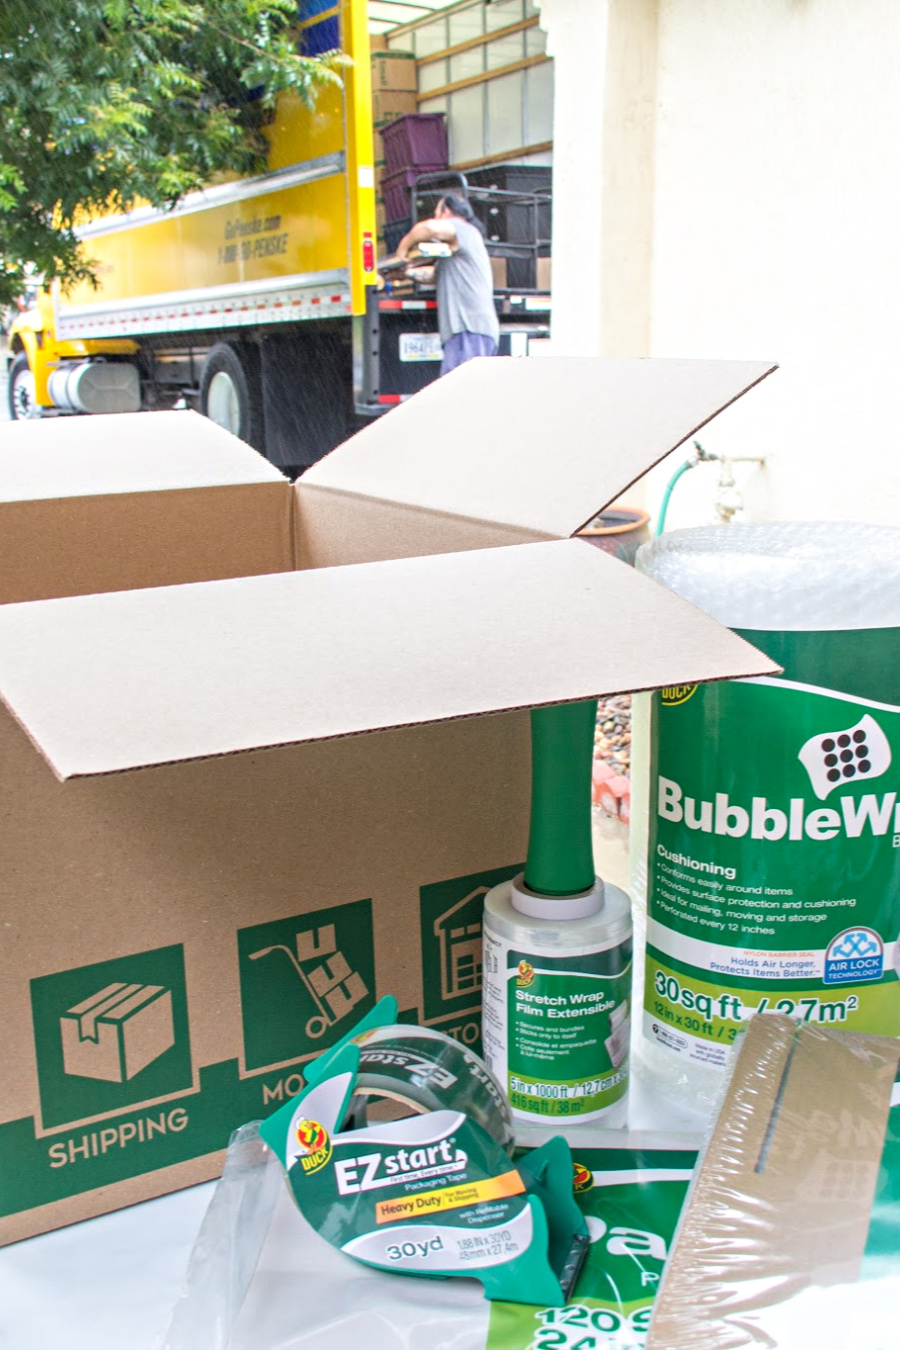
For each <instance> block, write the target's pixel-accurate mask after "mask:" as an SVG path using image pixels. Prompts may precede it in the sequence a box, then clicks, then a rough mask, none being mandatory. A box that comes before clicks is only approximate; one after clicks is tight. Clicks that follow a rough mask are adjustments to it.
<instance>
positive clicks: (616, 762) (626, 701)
mask: <svg viewBox="0 0 900 1350" xmlns="http://www.w3.org/2000/svg"><path fill="white" fill-rule="evenodd" d="M594 759H600V760H604V761H605V762H606V763H607V764H608V765H609V767H610V768H611V769H612V770H613V771H614V772H615V773H618V774H622V775H623V777H625V778H627V777H628V776H629V772H630V769H631V695H630V694H613V695H612V696H611V697H610V698H601V700H600V703H599V706H598V708H597V730H596V732H595V733H594Z"/></svg>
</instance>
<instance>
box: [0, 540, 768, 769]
mask: <svg viewBox="0 0 900 1350" xmlns="http://www.w3.org/2000/svg"><path fill="white" fill-rule="evenodd" d="M476 594H477V597H478V602H477V604H473V597H474V596H475V595H476ZM561 596H565V597H566V603H565V605H561V604H560V597H561ZM607 604H611V605H612V606H613V612H614V613H615V614H616V623H615V624H614V625H610V626H609V627H607V626H606V625H604V624H602V623H599V622H597V616H598V615H599V614H600V613H601V612H602V611H603V608H604V606H605V605H607ZM648 629H650V630H651V631H652V632H653V634H654V641H653V643H652V644H649V645H648V644H646V643H645V642H644V641H643V639H644V637H645V634H646V632H647V630H648ZM573 634H577V635H578V637H577V641H573V640H572V635H573ZM98 652H102V653H103V660H102V662H101V661H98V659H97V653H98ZM461 653H470V654H471V657H469V658H467V659H463V658H461ZM736 666H738V667H741V668H742V669H745V670H750V669H752V670H753V671H754V672H756V673H762V672H763V671H765V672H767V673H771V672H772V671H773V670H777V667H776V666H775V665H774V663H773V662H770V661H766V660H765V658H761V657H760V656H759V655H758V654H757V653H756V652H755V650H754V649H753V648H752V647H750V646H748V645H747V644H746V643H744V642H743V640H742V639H740V638H738V637H735V636H734V635H733V634H732V633H731V632H730V631H728V630H723V629H722V628H720V626H719V625H717V624H716V623H715V621H714V620H712V619H709V618H708V617H707V616H706V615H703V614H700V613H699V611H697V610H695V609H693V608H692V606H690V605H689V604H687V602H686V601H683V600H680V599H679V598H678V597H677V596H673V595H671V594H670V593H669V592H667V591H665V590H663V589H662V588H661V587H659V586H656V585H654V584H653V582H651V581H650V580H649V579H648V578H646V577H644V576H641V575H639V574H638V573H636V572H635V571H633V570H632V569H629V568H625V567H622V566H620V565H619V564H618V563H617V561H616V560H615V559H612V558H610V557H608V556H607V555H606V554H604V553H602V552H601V551H600V550H597V549H591V548H588V547H585V545H584V544H583V542H582V541H581V540H566V541H556V542H553V543H547V544H528V545H518V546H513V547H509V548H498V549H490V550H487V551H486V552H477V551H476V552H467V553H463V554H460V555H456V556H453V555H447V554H438V555H436V556H433V557H420V558H414V559H411V560H408V561H397V562H382V563H373V564H369V565H365V566H361V567H332V568H325V569H322V570H319V571H313V572H308V573H298V572H294V573H287V574H285V575H283V576H270V577H251V578H246V579H240V580H235V581H226V582H213V583H207V584H201V585H195V586H180V587H177V588H174V589H169V590H147V591H141V592H138V593H130V594H127V595H124V596H123V595H122V594H121V593H119V594H114V595H95V596H85V597H79V598H75V599H71V600H59V601H56V602H54V603H52V604H44V605H33V604H30V605H6V606H4V607H3V608H0V690H2V693H3V699H4V702H5V703H6V706H7V707H8V708H9V710H10V711H11V713H12V714H13V716H14V717H15V718H16V719H17V720H18V721H19V722H20V723H21V724H22V726H24V727H25V728H26V729H27V731H28V733H29V735H30V736H31V738H32V739H33V740H34V741H35V743H36V744H37V745H38V746H39V747H40V750H41V752H42V753H43V755H44V756H45V757H46V759H47V760H48V762H49V763H50V764H51V766H52V767H53V769H54V772H55V773H56V774H57V775H58V777H59V778H61V779H65V778H71V777H76V776H78V777H80V776H84V775H93V774H108V773H119V772H122V771H123V770H128V769H138V768H142V767H145V766H148V765H154V764H156V765H159V764H166V763H174V762H176V761H180V760H190V759H199V758H209V757H211V756H214V755H227V754H232V753H234V752H237V751H242V750H259V749H262V748H268V747H274V746H278V745H285V744H292V743H297V742H301V741H317V740H327V739H330V738H333V737H339V736H352V735H356V734H358V733H360V732H364V731H375V730H387V729H390V728H392V727H399V726H412V725H416V724H420V723H426V722H436V721H448V720H451V719H453V718H460V717H474V716H477V715H479V714H481V713H487V712H496V711H498V710H509V709H513V708H529V707H533V706H536V705H539V704H547V703H558V702H566V701H571V700H573V699H581V698H590V697H592V696H594V695H596V694H599V693H601V692H604V693H605V692H612V691H614V690H616V689H641V688H656V687H658V686H659V685H660V684H662V683H674V684H690V683H694V682H696V680H697V678H698V676H700V675H702V676H703V678H704V679H720V678H722V677H723V676H726V675H728V674H730V673H731V672H732V671H733V670H734V669H735V667H736ZM400 672H402V678H398V675H399V674H400Z"/></svg>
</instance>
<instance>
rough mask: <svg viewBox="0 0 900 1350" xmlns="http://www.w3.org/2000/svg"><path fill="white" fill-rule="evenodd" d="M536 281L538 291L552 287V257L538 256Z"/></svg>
mask: <svg viewBox="0 0 900 1350" xmlns="http://www.w3.org/2000/svg"><path fill="white" fill-rule="evenodd" d="M536 281H537V289H538V290H539V291H549V290H552V289H553V259H552V258H538V260H537V277H536Z"/></svg>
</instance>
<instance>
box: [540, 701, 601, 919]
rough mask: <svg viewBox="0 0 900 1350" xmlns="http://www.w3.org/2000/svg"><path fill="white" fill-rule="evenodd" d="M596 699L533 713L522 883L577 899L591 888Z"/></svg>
mask: <svg viewBox="0 0 900 1350" xmlns="http://www.w3.org/2000/svg"><path fill="white" fill-rule="evenodd" d="M596 724H597V700H596V699H588V700H587V701H586V702H583V703H560V704H556V705H554V706H553V707H550V708H533V709H532V712H531V828H530V832H529V836H528V861H527V863H526V865H525V885H526V887H527V888H528V889H529V890H530V891H534V892H536V893H537V894H538V895H546V896H559V897H560V898H562V897H565V896H569V895H579V894H581V893H582V892H584V891H589V890H590V889H591V887H592V886H593V885H594V850H593V843H592V840H591V773H592V769H593V759H594V729H595V727H596Z"/></svg>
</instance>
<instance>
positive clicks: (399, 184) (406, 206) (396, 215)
mask: <svg viewBox="0 0 900 1350" xmlns="http://www.w3.org/2000/svg"><path fill="white" fill-rule="evenodd" d="M444 168H446V165H444V164H423V165H421V166H420V167H419V168H417V169H401V170H400V172H399V173H390V174H388V175H387V176H386V177H385V178H382V180H381V197H382V201H383V202H384V214H385V216H386V217H387V219H388V220H404V219H405V218H406V217H407V216H409V215H410V213H411V210H412V206H411V202H412V198H411V196H410V191H409V190H410V188H411V187H412V185H413V183H414V182H415V181H416V179H417V178H418V176H419V174H420V173H429V172H432V171H435V170H437V171H438V172H440V170H441V169H444Z"/></svg>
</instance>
